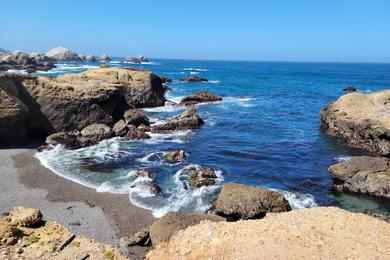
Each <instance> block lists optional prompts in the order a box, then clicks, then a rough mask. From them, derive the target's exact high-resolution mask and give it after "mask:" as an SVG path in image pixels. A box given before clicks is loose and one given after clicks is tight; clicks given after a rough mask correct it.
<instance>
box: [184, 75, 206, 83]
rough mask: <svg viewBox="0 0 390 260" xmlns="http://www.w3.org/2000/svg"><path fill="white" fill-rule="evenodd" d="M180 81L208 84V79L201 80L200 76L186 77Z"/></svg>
mask: <svg viewBox="0 0 390 260" xmlns="http://www.w3.org/2000/svg"><path fill="white" fill-rule="evenodd" d="M180 81H183V82H207V81H208V79H205V78H201V77H198V76H188V77H184V78H182V79H180Z"/></svg>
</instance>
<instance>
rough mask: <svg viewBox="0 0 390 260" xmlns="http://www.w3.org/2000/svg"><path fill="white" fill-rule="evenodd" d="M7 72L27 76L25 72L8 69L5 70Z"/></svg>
mask: <svg viewBox="0 0 390 260" xmlns="http://www.w3.org/2000/svg"><path fill="white" fill-rule="evenodd" d="M7 72H8V73H14V74H27V70H17V69H9V70H7Z"/></svg>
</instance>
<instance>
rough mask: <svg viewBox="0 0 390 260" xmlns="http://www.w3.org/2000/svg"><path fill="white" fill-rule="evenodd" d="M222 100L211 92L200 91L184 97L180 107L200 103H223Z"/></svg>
mask: <svg viewBox="0 0 390 260" xmlns="http://www.w3.org/2000/svg"><path fill="white" fill-rule="evenodd" d="M221 100H222V98H221V97H219V96H217V95H215V94H214V93H211V92H209V91H199V92H195V93H193V94H192V95H189V96H186V97H184V98H183V99H182V100H181V102H180V105H185V106H192V105H195V104H198V103H207V102H215V101H221Z"/></svg>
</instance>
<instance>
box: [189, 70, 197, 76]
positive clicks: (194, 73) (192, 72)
mask: <svg viewBox="0 0 390 260" xmlns="http://www.w3.org/2000/svg"><path fill="white" fill-rule="evenodd" d="M190 74H191V75H197V74H199V72H197V71H191V72H190Z"/></svg>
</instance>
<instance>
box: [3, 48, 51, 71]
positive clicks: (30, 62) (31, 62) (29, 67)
mask: <svg viewBox="0 0 390 260" xmlns="http://www.w3.org/2000/svg"><path fill="white" fill-rule="evenodd" d="M34 55H35V56H32V55H29V54H28V53H24V52H7V53H0V70H9V69H17V70H26V71H27V72H28V73H34V72H36V71H37V70H43V71H47V70H51V69H52V68H54V63H53V61H52V60H51V59H50V58H49V57H47V56H45V55H44V54H39V55H38V54H34Z"/></svg>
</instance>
